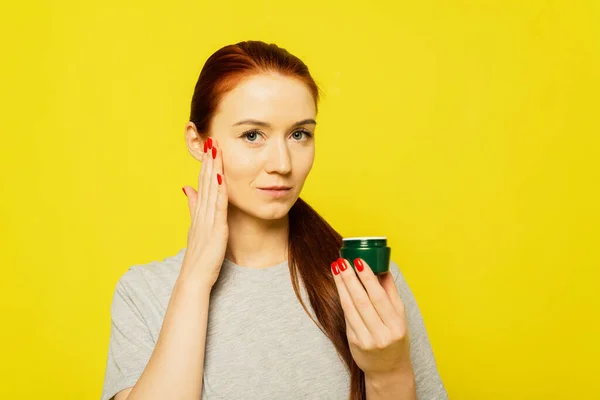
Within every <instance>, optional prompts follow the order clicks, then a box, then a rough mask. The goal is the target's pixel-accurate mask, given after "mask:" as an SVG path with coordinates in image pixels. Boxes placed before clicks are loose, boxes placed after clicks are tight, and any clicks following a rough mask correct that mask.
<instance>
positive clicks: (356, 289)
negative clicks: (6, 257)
mask: <svg viewBox="0 0 600 400" xmlns="http://www.w3.org/2000/svg"><path fill="white" fill-rule="evenodd" d="M338 265H339V267H340V271H341V272H340V276H341V277H342V279H343V280H344V283H345V284H346V287H347V290H348V293H349V294H350V298H351V299H352V303H353V304H354V306H355V308H356V311H357V312H358V314H359V315H360V317H361V318H362V320H363V321H364V324H365V326H366V327H367V329H368V330H369V332H370V333H371V335H372V336H373V337H377V336H378V335H380V334H381V332H382V330H383V329H385V327H386V326H385V324H384V323H383V321H382V320H381V317H380V316H379V314H377V311H376V310H375V307H373V303H372V302H371V299H370V298H369V295H368V294H367V292H366V291H365V289H364V288H363V286H362V284H361V282H360V280H359V279H358V278H357V277H356V273H355V272H354V269H352V268H351V267H350V263H348V261H347V260H345V259H343V258H340V259H338Z"/></svg>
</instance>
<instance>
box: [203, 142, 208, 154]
mask: <svg viewBox="0 0 600 400" xmlns="http://www.w3.org/2000/svg"><path fill="white" fill-rule="evenodd" d="M207 150H208V142H207V141H206V140H205V141H204V152H205V153H206V151H207Z"/></svg>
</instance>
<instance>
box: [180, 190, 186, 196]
mask: <svg viewBox="0 0 600 400" xmlns="http://www.w3.org/2000/svg"><path fill="white" fill-rule="evenodd" d="M181 190H183V194H185V197H187V193H186V192H185V189H184V188H181Z"/></svg>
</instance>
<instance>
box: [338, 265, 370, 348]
mask: <svg viewBox="0 0 600 400" xmlns="http://www.w3.org/2000/svg"><path fill="white" fill-rule="evenodd" d="M331 270H332V271H333V280H334V281H335V286H336V288H337V291H338V295H339V297H340V303H341V305H342V309H343V310H344V318H345V319H346V323H347V325H348V326H349V327H350V329H351V331H352V333H353V335H354V337H355V338H356V339H357V340H356V342H355V343H363V344H368V343H371V342H372V341H373V338H372V336H371V334H370V333H369V330H368V329H367V327H366V326H365V323H364V322H363V320H362V318H361V317H360V315H359V314H358V311H357V310H356V307H355V306H354V303H353V302H352V298H351V297H350V294H349V293H348V289H347V288H346V283H345V282H344V279H343V278H342V274H341V272H340V267H339V264H338V263H337V261H334V262H333V263H331ZM336 272H337V273H336ZM348 339H350V336H348Z"/></svg>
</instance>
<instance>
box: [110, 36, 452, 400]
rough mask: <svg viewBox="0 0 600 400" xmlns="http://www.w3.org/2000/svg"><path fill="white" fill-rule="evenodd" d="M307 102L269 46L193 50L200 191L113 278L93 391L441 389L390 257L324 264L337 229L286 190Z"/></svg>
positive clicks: (251, 395)
mask: <svg viewBox="0 0 600 400" xmlns="http://www.w3.org/2000/svg"><path fill="white" fill-rule="evenodd" d="M318 98H319V91H318V88H317V86H316V84H315V82H314V80H313V79H312V77H311V75H310V73H309V71H308V68H307V67H306V65H304V63H303V62H302V61H300V60H299V59H298V58H297V57H295V56H293V55H291V54H290V53H288V52H287V51H286V50H284V49H282V48H280V47H277V46H275V45H273V44H270V45H269V44H266V43H263V42H257V41H248V42H242V43H238V44H236V45H231V46H226V47H224V48H222V49H220V50H218V51H217V52H216V53H214V54H213V55H212V56H211V57H210V58H209V59H208V60H207V62H206V64H205V66H204V68H203V69H202V72H201V74H200V77H199V79H198V82H197V84H196V87H195V91H194V95H193V98H192V106H191V115H190V122H189V123H188V124H187V125H186V139H187V146H188V150H189V152H190V154H191V155H192V157H194V158H196V159H197V160H198V161H201V162H202V168H201V170H200V174H199V178H198V192H196V191H195V190H194V189H193V188H192V187H189V186H185V187H184V188H183V190H184V193H185V194H186V195H187V196H188V206H189V210H190V216H191V220H192V223H191V226H190V229H189V232H188V237H187V247H186V248H185V249H182V250H181V251H179V253H177V254H176V255H174V256H172V257H169V258H166V259H164V260H162V261H156V262H152V263H149V264H146V265H138V266H133V267H131V268H130V269H129V270H128V271H127V272H126V273H125V274H124V275H123V276H122V277H121V279H120V280H119V282H118V283H117V286H116V290H115V294H114V299H113V303H112V307H111V317H112V326H111V336H110V345H109V353H108V362H107V368H106V376H105V383H104V389H103V394H102V399H103V400H107V399H112V398H115V399H117V400H122V399H129V400H136V399H144V400H149V399H161V400H162V399H200V398H202V399H327V400H334V399H348V398H351V399H365V398H366V399H369V400H373V399H415V398H419V399H443V398H447V395H446V392H445V390H444V386H443V384H442V382H441V380H440V377H439V375H438V373H437V369H436V364H435V360H434V357H433V354H432V350H431V346H430V344H429V340H428V337H427V332H426V330H425V327H424V324H423V321H422V318H421V315H420V312H419V309H418V307H417V304H416V302H415V300H414V298H413V296H412V294H411V291H410V289H409V288H408V286H407V285H406V282H405V281H404V278H403V277H402V274H401V273H400V271H399V269H398V266H397V265H396V264H395V263H394V262H392V263H391V266H390V271H391V272H390V273H387V274H385V275H383V276H381V277H379V278H378V277H376V276H375V275H374V274H373V273H372V272H371V270H370V269H369V268H368V266H365V265H364V262H363V264H361V260H356V261H355V262H356V265H357V270H360V272H357V273H356V272H354V269H353V268H351V267H350V264H349V262H348V261H346V260H336V258H337V257H338V250H339V248H340V247H341V243H342V240H341V236H340V235H339V234H338V233H337V232H336V231H335V230H334V229H333V228H331V227H330V226H329V225H328V224H327V222H325V221H324V220H323V219H322V218H321V217H320V216H319V215H318V214H317V213H316V212H315V211H314V210H313V209H312V208H311V207H310V206H309V205H307V204H306V203H305V202H304V201H302V200H301V199H300V198H299V195H300V192H301V190H302V187H303V185H304V182H305V180H306V177H307V176H308V173H309V172H310V170H311V167H312V164H313V159H314V154H315V127H316V122H315V118H316V114H317V103H318ZM332 261H333V262H332ZM330 266H331V268H330ZM361 267H362V268H361ZM361 283H362V284H361ZM363 285H364V287H363ZM409 333H410V336H409ZM115 395H116V397H114V396H115Z"/></svg>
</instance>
